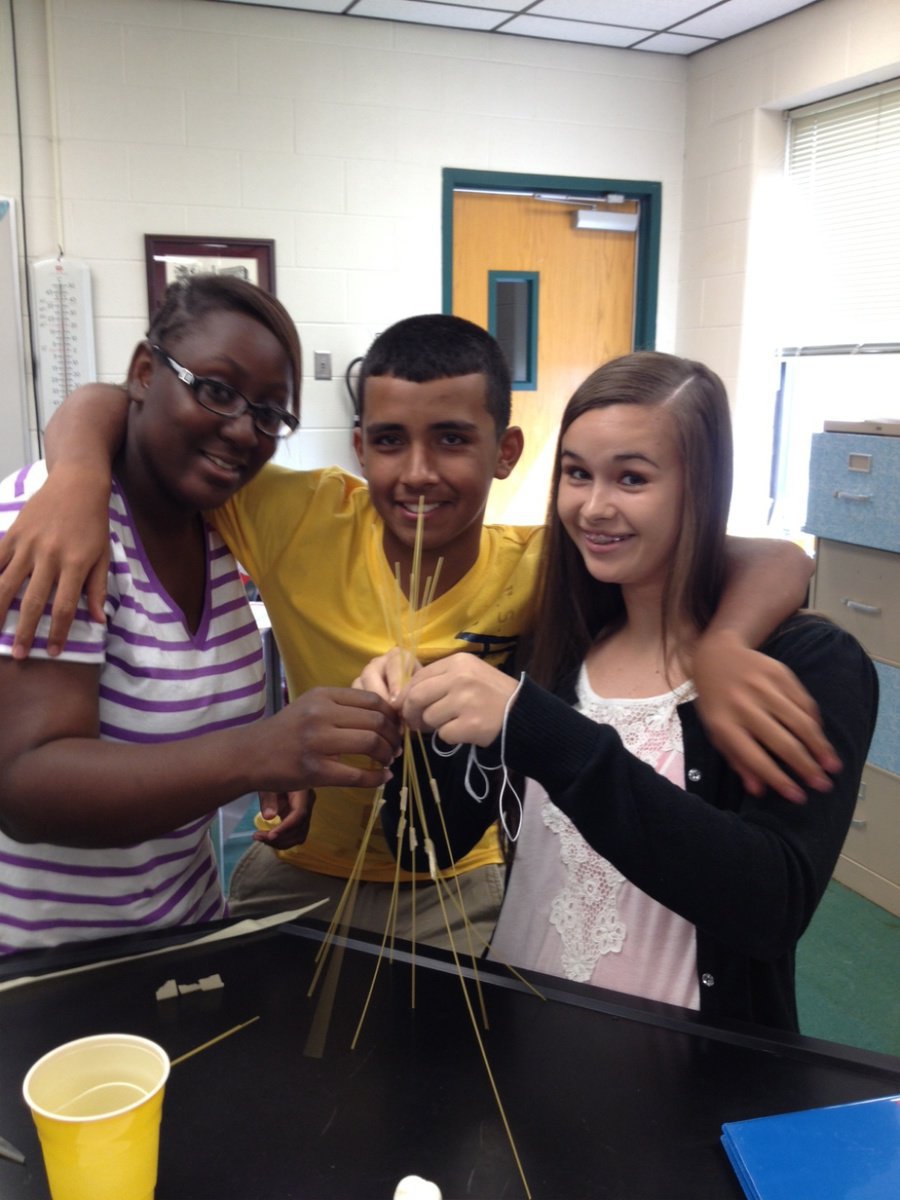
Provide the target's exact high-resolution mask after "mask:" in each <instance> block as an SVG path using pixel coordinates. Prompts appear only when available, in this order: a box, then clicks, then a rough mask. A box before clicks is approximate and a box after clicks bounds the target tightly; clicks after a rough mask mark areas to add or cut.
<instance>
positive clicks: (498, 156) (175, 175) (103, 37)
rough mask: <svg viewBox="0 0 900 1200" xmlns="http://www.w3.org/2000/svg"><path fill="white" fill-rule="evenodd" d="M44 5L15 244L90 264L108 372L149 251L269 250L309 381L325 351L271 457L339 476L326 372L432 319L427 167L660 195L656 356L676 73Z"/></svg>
mask: <svg viewBox="0 0 900 1200" xmlns="http://www.w3.org/2000/svg"><path fill="white" fill-rule="evenodd" d="M48 7H49V13H50V20H51V28H50V35H51V37H50V46H49V50H48V39H47V36H46V31H45V30H44V27H43V26H44V21H43V8H44V6H43V4H35V5H22V4H21V3H17V5H16V16H17V19H18V21H19V28H18V34H19V41H20V70H21V72H22V74H23V76H27V77H30V79H31V82H30V83H29V85H28V86H29V89H30V91H31V93H32V100H31V101H30V113H31V114H32V115H31V116H30V118H29V120H30V122H31V125H32V126H35V127H33V128H29V139H28V141H27V143H26V147H25V149H26V158H27V161H28V167H27V172H28V178H29V181H30V182H29V188H28V189H27V190H26V203H27V205H28V211H29V215H30V216H31V218H32V221H33V228H32V230H31V237H30V241H29V249H30V252H31V255H32V257H39V256H43V255H45V254H48V253H51V252H54V251H55V248H56V244H57V241H62V243H63V246H64V249H65V251H66V253H67V254H69V255H70V256H71V257H74V258H84V259H86V260H87V261H88V262H89V263H90V265H91V267H92V271H93V279H94V291H95V310H96V321H95V324H96V341H97V362H98V369H99V371H100V372H101V373H102V375H103V376H104V377H106V378H117V377H120V376H121V373H122V371H123V370H124V368H125V365H126V363H127V361H128V358H129V355H130V351H131V347H132V344H133V343H134V341H136V340H137V338H138V337H139V336H140V335H141V333H142V331H143V325H144V322H145V320H146V297H145V290H146V285H145V267H144V258H143V255H144V247H143V235H144V234H145V233H157V234H160V233H173V234H184V233H188V234H216V233H218V234H222V235H227V234H232V235H235V236H250V237H252V236H257V237H272V238H274V239H275V241H276V264H277V290H278V294H279V296H280V297H281V299H282V300H283V301H284V302H285V303H286V305H287V307H288V308H289V310H290V311H291V313H292V314H293V316H294V318H295V319H296V321H297V323H298V325H299V327H300V332H301V337H302V339H303V344H304V349H305V352H306V362H307V367H308V369H309V370H311V365H312V352H313V351H314V350H329V351H331V353H332V357H333V365H334V371H335V376H336V378H335V379H334V380H333V381H331V382H330V383H317V382H315V381H313V380H312V379H311V378H309V376H307V378H306V380H305V382H304V406H303V407H304V411H303V425H302V431H301V434H300V435H299V437H298V438H297V439H296V441H295V442H294V444H293V445H292V447H291V457H292V459H293V460H294V461H302V462H304V463H308V462H316V461H320V462H330V461H332V460H334V458H335V457H338V458H339V459H340V460H341V461H344V462H346V463H350V462H351V461H352V459H351V451H350V439H349V435H348V429H349V426H350V406H349V402H348V399H347V396H346V392H345V389H344V385H343V380H342V374H343V371H344V369H345V367H346V365H347V364H348V363H349V362H350V361H351V359H353V358H355V357H357V356H358V355H360V354H362V353H363V352H364V351H365V349H366V347H367V346H368V344H369V342H370V341H371V339H372V337H373V335H374V334H375V333H376V332H378V331H379V330H380V329H383V328H385V327H386V326H387V325H388V324H390V323H391V322H392V321H394V320H396V319H398V318H399V317H401V316H406V315H408V314H410V313H414V312H429V311H430V312H433V311H438V310H439V309H440V306H441V170H442V168H443V167H467V168H483V169H485V170H490V171H520V172H521V171H526V172H535V171H545V172H546V173H547V174H548V175H551V174H565V175H573V176H606V177H611V178H626V179H627V178H635V179H658V180H660V181H661V182H662V184H663V191H664V205H663V245H662V264H661V265H662V286H661V289H660V310H659V321H658V327H659V332H660V340H661V342H662V343H664V344H667V345H671V344H672V343H673V338H674V328H675V281H676V278H677V272H678V253H679V229H680V195H681V171H682V158H683V151H684V143H683V126H684V109H685V99H686V91H685V77H686V73H687V68H686V64H685V63H684V62H683V61H682V60H679V59H675V58H667V57H665V56H663V55H650V54H643V55H642V54H627V53H625V52H623V51H619V50H609V49H603V48H595V47H583V46H566V45H562V44H558V43H552V44H551V43H537V42H533V41H531V40H529V39H515V38H498V37H491V36H488V35H485V34H480V33H457V32H452V31H448V30H443V29H430V28H417V27H415V26H405V25H399V24H398V25H394V24H390V23H387V22H376V21H373V22H367V21H346V20H342V19H339V18H336V17H329V16H322V15H316V14H310V13H302V12H288V11H285V10H280V9H270V8H258V9H257V8H248V7H244V6H238V5H230V4H215V3H208V2H206V0H162V2H160V0H153V2H152V3H148V2H147V0H50V4H49V6H48ZM0 20H2V18H0ZM0 29H2V36H3V51H4V54H5V53H7V52H8V50H9V30H8V28H7V27H6V26H5V25H4V26H0ZM48 54H49V55H51V56H52V63H53V66H52V81H53V86H52V88H51V87H50V85H49V83H48ZM4 75H5V73H4ZM36 80H40V81H41V83H40V86H38V85H37V84H36V83H35V81H36ZM0 104H2V107H0V139H2V141H0V146H2V147H3V150H4V157H3V159H2V160H0V194H4V192H8V193H9V194H18V183H17V178H16V171H15V163H14V158H13V151H14V149H15V130H14V121H13V120H12V105H11V99H10V98H9V97H8V96H7V95H6V94H5V92H4V94H3V98H2V101H0ZM54 108H55V121H56V127H57V129H58V133H59V146H58V154H57V155H56V156H54V154H53V153H52V146H51V141H50V136H49V135H50V132H51V129H52V121H53V118H52V110H53V109H54ZM7 151H9V153H6V152H7ZM57 165H58V172H59V196H60V205H59V213H60V216H61V222H62V229H61V231H60V232H57V214H56V204H55V196H56V184H55V167H56V166H57ZM2 403H3V401H2V400H0V404H2Z"/></svg>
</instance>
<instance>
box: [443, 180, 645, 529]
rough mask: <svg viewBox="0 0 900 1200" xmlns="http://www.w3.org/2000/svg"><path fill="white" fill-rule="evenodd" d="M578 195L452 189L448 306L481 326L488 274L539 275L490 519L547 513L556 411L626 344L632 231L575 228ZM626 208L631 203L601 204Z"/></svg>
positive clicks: (516, 520) (531, 518)
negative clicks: (523, 376)
mask: <svg viewBox="0 0 900 1200" xmlns="http://www.w3.org/2000/svg"><path fill="white" fill-rule="evenodd" d="M577 207H578V205H577V204H576V203H574V202H573V203H572V204H571V205H569V204H564V203H557V202H552V201H543V200H537V199H535V198H534V197H532V196H516V195H496V194H489V193H477V192H455V193H454V196H453V312H454V313H456V314H457V315H458V316H461V317H467V318H468V319H469V320H470V321H475V322H476V323H477V324H478V325H481V326H483V327H484V328H488V327H489V272H492V271H494V272H530V273H534V274H535V275H536V277H537V288H536V297H537V326H536V332H537V355H536V365H537V371H536V380H535V383H536V386H535V387H534V388H533V390H527V391H525V390H522V391H514V392H513V416H512V419H513V423H514V424H516V425H521V427H522V429H523V430H524V431H525V452H524V454H523V456H522V459H521V461H520V462H519V465H518V466H517V467H516V469H515V471H514V472H513V473H512V475H511V476H510V478H509V479H508V480H505V481H503V482H495V484H494V487H493V490H492V493H491V499H490V502H489V504H488V514H487V515H488V520H489V521H504V522H510V523H513V524H539V523H541V522H542V521H543V520H544V519H545V515H546V508H547V492H548V488H549V483H550V474H551V469H552V463H553V450H554V447H555V444H556V435H557V431H558V429H559V420H560V417H561V415H562V411H563V409H564V407H565V405H566V402H567V401H568V399H569V397H570V396H571V394H572V392H573V391H574V390H575V388H576V387H577V386H578V384H579V383H581V381H582V380H583V379H584V378H585V376H587V375H589V374H590V372H591V371H593V370H594V368H595V367H598V366H600V364H601V363H603V362H606V361H607V360H608V359H610V358H614V357H615V356H616V355H619V354H627V353H628V352H629V351H630V350H631V349H632V346H633V343H632V338H633V329H634V298H635V267H636V256H637V235H636V234H635V233H619V232H608V231H603V230H594V229H575V228H573V217H572V214H573V213H574V211H575V209H576V208H577ZM595 207H598V208H604V207H609V208H614V209H615V210H616V211H618V212H623V211H624V212H634V211H635V209H636V207H637V204H636V202H635V201H628V202H626V203H623V204H616V205H603V204H598V205H596V206H595Z"/></svg>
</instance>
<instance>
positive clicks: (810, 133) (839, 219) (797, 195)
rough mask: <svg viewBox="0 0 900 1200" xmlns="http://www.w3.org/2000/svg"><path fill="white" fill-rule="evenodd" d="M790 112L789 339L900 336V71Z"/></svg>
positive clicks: (853, 341)
mask: <svg viewBox="0 0 900 1200" xmlns="http://www.w3.org/2000/svg"><path fill="white" fill-rule="evenodd" d="M788 118H789V122H790V124H789V134H788V151H787V170H786V180H787V205H786V209H787V213H786V226H785V232H786V233H787V235H788V236H787V237H786V238H785V243H784V245H785V249H784V257H785V264H784V265H785V271H784V276H783V278H784V279H785V280H786V287H785V291H784V294H783V296H784V304H783V309H782V339H781V340H782V345H783V346H784V347H785V348H792V349H793V350H794V352H797V351H798V350H802V349H803V348H804V347H827V346H849V345H853V346H856V345H860V346H863V345H868V346H871V347H872V348H873V349H875V347H876V345H877V344H879V343H884V344H891V343H893V344H894V345H896V343H898V342H900V80H896V81H894V82H893V83H892V84H886V85H881V86H880V87H878V88H872V89H868V90H867V91H866V92H864V93H856V94H855V95H851V96H846V97H841V98H837V99H835V100H831V101H826V102H824V103H822V104H818V105H811V106H809V107H808V108H804V109H798V110H796V111H794V112H792V113H789V114H788Z"/></svg>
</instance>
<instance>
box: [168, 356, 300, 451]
mask: <svg viewBox="0 0 900 1200" xmlns="http://www.w3.org/2000/svg"><path fill="white" fill-rule="evenodd" d="M150 349H151V350H152V351H153V353H154V354H155V355H157V357H158V358H159V359H160V360H161V361H162V362H164V363H165V364H166V366H167V367H168V368H169V370H170V371H172V372H174V374H175V375H177V376H178V378H179V379H180V380H181V382H182V383H183V384H184V385H185V387H189V388H190V389H191V391H192V392H193V393H194V399H195V400H196V401H197V403H198V404H199V405H200V406H201V407H202V408H205V409H206V410H207V412H211V413H215V414H216V415H217V416H220V417H242V416H243V415H244V413H245V412H248V413H250V416H251V417H252V418H253V424H254V425H255V426H256V428H257V429H258V430H259V432H260V433H264V434H265V435H266V436H267V437H273V438H284V437H287V436H288V435H289V434H291V433H293V432H294V430H295V429H296V428H297V426H298V425H299V424H300V421H299V419H298V418H297V417H295V416H294V414H293V413H292V412H287V410H286V409H283V408H279V407H278V406H277V405H276V404H254V403H253V401H252V400H248V399H247V397H246V396H243V395H242V394H241V393H240V392H239V391H238V390H237V388H233V387H230V386H229V385H228V384H227V383H220V382H219V380H218V379H206V378H204V377H203V376H202V375H195V374H194V372H193V371H189V370H188V369H187V367H183V366H182V365H181V363H177V362H176V361H175V359H174V358H172V356H171V355H170V354H167V353H166V351H165V350H163V348H162V346H154V345H151V347H150Z"/></svg>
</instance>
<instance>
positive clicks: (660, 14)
mask: <svg viewBox="0 0 900 1200" xmlns="http://www.w3.org/2000/svg"><path fill="white" fill-rule="evenodd" d="M709 2H710V0H707V3H706V4H704V3H702V2H701V0H628V2H627V3H624V4H623V3H622V0H540V3H539V4H538V5H536V6H535V7H534V8H533V9H530V10H529V13H528V15H529V16H541V17H545V16H546V17H569V18H570V19H572V20H581V21H599V22H600V23H601V24H605V25H628V26H631V27H632V28H634V27H635V26H637V27H639V28H641V29H666V28H667V27H668V26H669V25H674V24H675V22H676V21H683V20H684V19H685V18H686V17H691V16H693V15H694V13H696V12H699V11H700V10H701V9H703V8H706V7H708V3H709Z"/></svg>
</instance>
